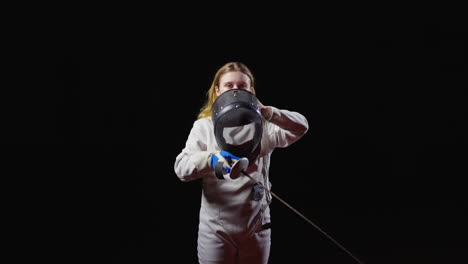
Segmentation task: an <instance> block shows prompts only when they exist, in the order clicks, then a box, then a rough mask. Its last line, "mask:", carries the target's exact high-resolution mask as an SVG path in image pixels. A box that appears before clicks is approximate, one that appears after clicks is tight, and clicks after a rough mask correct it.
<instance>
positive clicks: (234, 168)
mask: <svg viewBox="0 0 468 264" xmlns="http://www.w3.org/2000/svg"><path fill="white" fill-rule="evenodd" d="M248 165H249V161H248V159H247V158H239V157H237V156H235V155H233V154H231V153H229V152H227V151H216V152H213V153H212V154H211V156H210V166H211V168H213V169H215V173H216V176H217V177H218V178H225V179H226V178H227V176H226V174H229V178H231V179H236V178H238V177H239V176H240V173H241V171H242V170H245V169H247V167H248Z"/></svg>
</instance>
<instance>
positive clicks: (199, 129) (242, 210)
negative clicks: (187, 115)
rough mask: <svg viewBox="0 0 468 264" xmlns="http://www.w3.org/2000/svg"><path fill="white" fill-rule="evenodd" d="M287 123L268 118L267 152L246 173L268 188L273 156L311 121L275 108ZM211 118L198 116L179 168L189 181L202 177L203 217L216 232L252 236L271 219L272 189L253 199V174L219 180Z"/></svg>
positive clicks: (265, 127) (264, 141)
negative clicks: (213, 159) (212, 158)
mask: <svg viewBox="0 0 468 264" xmlns="http://www.w3.org/2000/svg"><path fill="white" fill-rule="evenodd" d="M272 109H273V112H274V113H275V115H278V116H279V117H280V118H279V119H276V118H275V120H281V122H279V123H276V124H274V123H273V120H272V122H268V121H265V122H264V124H263V135H262V140H261V150H260V154H259V155H258V158H257V159H256V161H255V163H251V164H249V167H248V168H247V169H246V172H247V173H248V174H249V175H250V176H251V177H252V178H254V179H255V180H257V181H259V182H261V183H262V184H263V185H264V186H265V187H267V188H271V184H270V181H269V167H270V155H271V153H272V152H273V150H274V149H275V148H277V147H281V148H284V147H287V146H289V145H291V144H292V143H294V142H296V141H297V140H299V139H300V138H301V137H302V136H303V135H304V134H305V133H306V131H307V130H308V123H307V119H306V118H305V117H304V116H303V115H302V114H300V113H298V112H293V111H289V110H280V109H278V108H276V107H272ZM219 150H220V149H219V148H218V145H217V143H216V138H215V135H214V130H213V122H212V119H211V117H205V118H201V119H198V120H196V121H195V122H194V123H193V127H192V129H191V131H190V134H189V136H188V139H187V142H186V144H185V147H184V149H183V150H182V152H181V153H180V154H179V155H178V156H177V157H176V160H175V164H174V170H175V173H176V175H177V176H178V177H179V178H180V180H181V181H183V182H188V181H193V180H196V179H199V178H202V181H203V190H202V197H201V208H200V221H209V222H210V226H211V228H212V231H214V232H217V231H221V232H224V233H227V234H251V233H253V232H255V230H256V229H257V228H258V227H259V226H260V225H262V224H265V223H269V222H270V212H269V204H270V201H271V196H270V195H269V193H268V192H267V193H266V194H265V195H263V197H262V199H261V200H259V201H255V200H254V199H253V198H252V186H253V184H254V182H252V180H250V179H249V178H248V177H245V176H240V177H239V178H237V179H235V180H232V179H224V180H222V179H218V178H216V176H215V173H214V169H212V168H211V167H210V165H209V162H210V161H209V159H210V155H211V153H213V152H216V151H219Z"/></svg>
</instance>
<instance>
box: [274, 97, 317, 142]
mask: <svg viewBox="0 0 468 264" xmlns="http://www.w3.org/2000/svg"><path fill="white" fill-rule="evenodd" d="M270 107H271V108H272V109H273V116H272V118H271V120H270V123H272V124H274V125H275V126H270V129H271V130H272V131H269V134H270V135H274V142H275V147H281V148H284V147H287V146H289V145H291V144H292V143H294V142H296V141H298V140H299V139H300V138H301V137H302V136H304V134H305V133H306V132H307V131H308V130H309V123H308V122H307V119H306V118H305V116H303V115H302V114H300V113H298V112H294V111H289V110H284V109H281V110H280V109H278V108H276V107H273V106H270Z"/></svg>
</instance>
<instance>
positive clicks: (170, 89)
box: [2, 9, 468, 263]
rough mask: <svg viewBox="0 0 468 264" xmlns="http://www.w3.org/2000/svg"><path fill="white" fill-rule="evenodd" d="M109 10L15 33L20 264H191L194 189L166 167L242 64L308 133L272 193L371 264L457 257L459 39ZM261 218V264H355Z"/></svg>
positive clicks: (275, 168) (8, 141)
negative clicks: (265, 226) (265, 255)
mask: <svg viewBox="0 0 468 264" xmlns="http://www.w3.org/2000/svg"><path fill="white" fill-rule="evenodd" d="M111 11H112V10H111ZM111 11H105V10H104V9H100V10H99V11H96V13H95V14H93V16H92V19H90V17H88V16H79V15H75V16H73V17H72V19H67V18H68V17H67V15H68V13H67V12H62V16H60V18H54V19H51V18H47V17H44V20H45V21H46V22H47V23H40V24H36V23H34V21H29V22H27V23H24V24H23V25H22V28H23V29H24V30H20V31H13V32H12V33H13V35H15V36H18V37H21V38H16V39H15V38H14V39H13V40H12V42H10V43H11V44H12V47H14V48H15V51H13V52H9V53H10V55H13V59H12V60H11V61H8V65H7V66H8V67H7V70H6V71H5V72H4V74H5V76H7V77H11V79H12V80H13V82H12V83H10V84H9V86H8V87H11V88H9V89H5V90H4V94H5V96H3V98H2V100H3V101H4V104H3V107H4V109H3V110H4V111H3V113H4V118H3V120H4V129H3V132H4V133H5V134H4V136H3V137H2V148H3V149H4V152H5V154H6V155H5V158H4V164H6V165H9V166H11V168H12V170H11V172H9V173H8V174H6V175H7V177H5V178H6V179H8V180H11V179H14V181H13V183H12V184H5V185H4V188H5V189H6V190H8V191H12V193H13V194H12V195H8V197H7V199H6V203H7V204H8V205H10V206H11V209H12V213H9V214H8V216H9V217H10V219H12V222H11V223H12V225H11V226H9V227H11V228H10V229H11V230H12V231H13V233H14V236H13V237H12V238H11V241H10V245H11V246H12V247H13V248H19V249H20V254H18V256H19V257H20V258H21V257H22V256H28V257H33V258H35V259H38V260H45V261H48V262H49V261H50V262H52V261H57V262H60V263H70V262H75V261H77V262H80V263H83V262H86V263H168V261H167V259H169V260H170V261H169V262H170V263H196V261H197V258H196V233H197V225H198V210H199V205H200V195H201V185H200V182H199V181H193V182H188V183H183V182H181V181H180V180H179V179H178V178H177V176H176V175H175V173H174V169H173V166H174V161H175V157H176V156H177V154H179V152H180V151H181V150H182V148H183V147H184V145H185V140H186V139H187V136H188V133H189V131H190V129H191V126H192V123H193V121H194V120H195V118H196V115H197V113H198V111H199V108H200V107H201V105H202V104H203V102H204V100H205V92H206V91H207V89H208V88H209V86H210V84H211V81H212V79H213V77H214V74H215V72H216V70H217V69H218V68H219V67H221V66H222V65H223V64H224V63H226V62H229V61H241V62H243V63H245V64H246V65H247V66H248V67H249V68H250V69H251V70H252V72H253V73H254V76H255V77H256V90H257V96H258V98H259V99H260V100H261V101H262V102H263V103H264V104H266V105H274V106H276V107H278V108H282V109H288V110H294V111H298V112H300V113H302V114H304V115H305V117H306V118H307V119H308V121H309V125H310V130H309V132H308V133H307V134H306V135H305V136H304V137H303V138H302V139H301V140H300V141H298V142H297V143H295V144H293V145H291V146H290V147H288V148H285V149H277V150H275V152H274V154H273V156H272V165H271V171H270V173H271V181H272V183H273V189H272V190H273V191H274V192H275V194H277V195H279V196H280V197H281V198H282V199H284V200H286V201H287V202H288V203H289V204H291V205H292V206H293V207H294V208H296V209H297V210H299V211H300V212H301V213H302V214H303V215H305V216H306V217H308V218H309V219H311V220H312V221H313V222H314V223H315V224H317V225H318V226H319V227H320V228H321V229H322V230H324V231H325V232H326V233H328V234H329V235H330V236H331V237H333V238H334V239H335V240H336V241H337V242H339V243H340V244H341V245H342V246H344V247H345V248H347V249H348V250H349V251H350V252H352V253H353V254H354V255H355V256H357V257H358V258H359V259H361V260H362V261H364V262H366V263H460V262H463V261H462V259H466V252H467V251H466V250H467V244H466V235H467V232H466V227H465V225H466V220H467V217H466V216H467V199H466V197H465V196H466V188H465V184H464V183H463V182H464V178H465V177H466V175H467V169H466V161H467V159H466V158H467V155H466V145H467V130H466V115H467V110H466V99H467V92H466V87H467V78H466V73H467V67H468V66H467V63H468V57H467V56H468V55H467V54H468V53H467V48H466V47H467V35H466V33H467V30H466V27H465V26H463V25H462V24H459V23H447V22H444V23H443V22H442V20H436V19H435V20H427V19H415V18H412V19H410V18H409V17H411V14H410V16H408V17H405V18H402V17H401V16H400V17H397V18H394V19H388V18H385V19H383V18H381V19H379V15H378V14H377V15H376V16H375V17H373V18H372V19H371V18H370V17H369V18H367V17H366V18H363V17H362V16H359V15H356V16H353V15H347V16H343V15H342V14H335V13H334V12H332V11H329V13H327V15H323V17H317V16H316V15H318V14H320V12H319V11H315V12H313V13H312V14H306V13H307V12H306V11H303V12H304V13H300V14H297V13H296V14H295V13H288V11H289V10H283V11H284V12H283V13H271V14H268V15H265V14H266V13H267V12H266V11H265V13H264V15H265V18H263V17H262V18H259V17H257V19H256V20H255V21H254V20H249V19H245V17H236V16H233V17H232V18H227V17H226V15H225V14H224V13H223V12H221V10H220V14H221V15H223V16H224V18H223V19H221V18H219V17H217V16H214V17H213V19H208V18H207V17H206V16H205V19H204V20H203V19H199V20H198V19H197V17H196V15H192V16H191V17H190V19H186V20H182V19H181V17H182V16H176V17H172V16H169V18H164V19H163V18H162V15H163V14H164V13H165V12H164V10H163V9H158V10H157V12H156V11H155V13H154V14H151V15H150V14H147V13H143V14H141V15H140V14H139V13H138V12H134V13H131V14H129V13H130V11H128V12H127V13H126V12H122V11H121V12H115V13H112V12H111ZM343 12H344V13H345V11H343ZM103 14H106V15H103ZM109 14H111V15H109ZM285 14H287V15H289V18H288V19H286V18H284V15H285ZM228 17H230V16H228ZM100 18H102V19H100ZM201 21H206V22H201ZM17 23H21V22H20V21H19V20H18V21H17ZM271 213H272V220H273V223H272V249H271V257H270V263H355V262H354V260H353V259H352V258H351V257H350V256H349V255H347V254H346V253H345V252H344V251H343V250H341V249H340V248H339V247H337V246H336V245H335V244H333V243H332V242H331V241H330V240H329V239H327V238H326V237H325V236H324V235H323V234H322V233H320V232H319V231H318V230H317V229H315V228H314V227H313V226H312V225H309V224H308V223H307V222H306V221H304V220H303V219H302V218H300V217H299V216H298V215H296V214H295V213H294V212H293V211H291V210H290V209H288V208H287V207H286V206H284V205H283V204H281V203H280V202H279V201H277V200H273V203H272V205H271ZM163 259H166V260H163Z"/></svg>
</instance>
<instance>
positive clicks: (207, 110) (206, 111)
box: [197, 62, 255, 119]
mask: <svg viewBox="0 0 468 264" xmlns="http://www.w3.org/2000/svg"><path fill="white" fill-rule="evenodd" d="M236 71H238V72H242V73H244V74H246V75H247V76H249V78H250V88H251V89H252V93H253V94H255V89H254V77H253V74H252V72H251V71H250V69H249V68H247V66H246V65H245V64H243V63H241V62H228V63H226V64H224V65H223V66H222V67H221V68H219V70H218V71H217V72H216V74H215V76H214V79H213V82H212V83H211V87H210V89H209V90H208V91H207V93H206V97H207V99H206V102H205V104H204V105H203V107H202V108H201V109H200V113H198V117H197V119H200V118H204V117H208V116H211V111H212V110H213V104H214V102H215V100H216V98H217V95H216V86H218V85H219V79H220V78H221V76H222V75H223V74H225V73H227V72H236Z"/></svg>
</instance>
